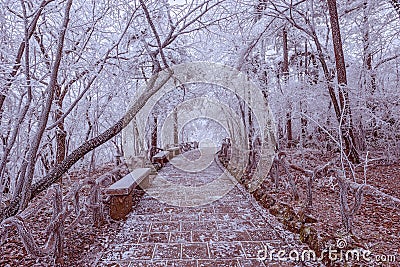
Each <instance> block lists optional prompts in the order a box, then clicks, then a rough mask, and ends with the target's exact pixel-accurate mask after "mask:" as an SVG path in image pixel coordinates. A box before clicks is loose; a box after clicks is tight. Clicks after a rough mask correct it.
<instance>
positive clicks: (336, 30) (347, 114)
mask: <svg viewBox="0 0 400 267" xmlns="http://www.w3.org/2000/svg"><path fill="white" fill-rule="evenodd" d="M327 3H328V8H329V15H330V22H331V27H332V39H333V49H334V52H335V61H336V76H337V81H338V85H339V103H340V111H341V113H340V117H339V123H340V124H341V135H342V139H343V141H344V145H345V147H344V151H345V153H346V155H347V156H348V157H349V160H350V161H351V162H353V163H359V162H360V158H359V155H358V152H357V150H356V148H355V146H354V143H355V142H354V139H355V138H354V133H353V124H352V118H351V108H350V100H349V95H348V91H347V90H348V88H347V76H346V65H345V61H344V54H343V46H342V39H341V36H340V27H339V18H338V13H337V7H336V0H327Z"/></svg>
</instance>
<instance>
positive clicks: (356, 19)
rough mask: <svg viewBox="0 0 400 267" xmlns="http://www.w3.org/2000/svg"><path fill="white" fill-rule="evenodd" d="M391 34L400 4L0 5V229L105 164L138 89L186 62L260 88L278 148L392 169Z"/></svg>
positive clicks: (396, 44)
mask: <svg viewBox="0 0 400 267" xmlns="http://www.w3.org/2000/svg"><path fill="white" fill-rule="evenodd" d="M399 33H400V2H399V1H398V0H356V1H347V0H341V1H335V0H327V1H315V0H307V1H305V0H298V1H292V0H278V1H267V0H243V1H236V0H207V1H197V0H194V1H167V0H157V1H145V0H138V1H126V0H115V1H108V0H90V1H87V0H19V1H14V0H13V1H11V0H2V1H1V2H0V40H1V42H0V59H1V64H0V88H1V89H0V90H1V91H0V124H1V125H0V138H1V140H0V141H1V143H0V151H1V153H0V220H3V219H5V218H7V217H10V216H11V215H14V214H16V212H17V211H18V210H23V209H24V208H25V207H26V206H27V205H28V203H29V201H30V200H31V199H32V198H34V197H35V196H36V195H38V194H39V193H40V192H42V191H43V190H45V189H47V188H48V187H49V186H50V185H51V184H52V183H54V182H57V181H59V180H60V178H61V177H62V176H63V175H64V174H65V173H67V172H69V171H72V170H80V169H85V170H87V171H88V172H89V173H91V172H93V171H95V170H96V168H98V167H101V166H102V165H103V164H105V163H108V162H112V161H115V160H116V156H120V155H122V153H123V151H122V150H123V147H122V137H121V135H120V132H121V130H122V128H123V127H124V124H123V123H121V118H123V117H124V114H125V112H126V109H127V108H128V105H129V101H130V99H131V98H132V97H133V96H134V95H135V92H136V91H137V90H138V88H141V87H143V86H144V85H145V84H146V82H148V79H149V78H150V77H151V75H152V74H154V73H157V72H158V71H160V70H161V69H165V68H168V67H169V66H173V65H176V64H180V63H187V62H193V61H212V62H217V63H222V64H225V65H227V66H231V67H233V68H236V69H237V70H240V71H243V72H245V73H246V74H247V75H248V76H249V77H250V78H251V79H252V81H254V82H255V83H256V84H257V85H258V86H259V88H261V90H262V91H263V92H264V93H265V97H266V99H267V100H268V102H269V104H270V107H271V110H272V113H273V116H274V120H275V127H276V135H277V138H278V143H279V146H278V149H279V150H286V149H289V150H290V151H300V152H301V153H303V152H304V153H306V152H307V151H319V152H320V153H322V154H325V153H333V154H334V155H336V156H337V157H338V158H340V161H341V162H342V167H343V168H344V169H347V168H350V170H351V169H352V168H353V167H357V166H363V164H365V162H368V161H373V160H378V159H379V160H384V161H385V162H387V163H393V162H396V161H397V160H398V158H399V157H400V120H399V118H400V91H399V85H400V68H399V66H400V39H399V36H400V34H399ZM199 90H201V89H199ZM207 90H210V91H209V92H206V93H207V94H213V93H215V94H216V95H217V91H218V88H214V87H208V89H207ZM213 90H215V92H213ZM206 93H205V94H206ZM218 97H223V95H218ZM226 101H227V102H229V101H230V100H229V99H226ZM231 103H234V102H231ZM243 120H244V122H245V124H246V127H248V132H249V140H250V141H249V150H251V149H252V144H254V142H255V136H252V135H251V134H252V132H253V131H251V129H252V127H253V125H252V121H251V119H250V118H248V117H247V114H246V113H243ZM213 127H214V126H212V125H210V126H209V129H211V130H212V129H213ZM214 128H215V130H217V129H218V126H215V127H214ZM219 138H220V137H219ZM186 141H190V140H186ZM311 153H313V152H311ZM303 167H304V168H306V167H307V166H303ZM266 175H267V174H266ZM365 181H366V182H367V183H368V177H367V176H366V177H365ZM359 182H360V181H359Z"/></svg>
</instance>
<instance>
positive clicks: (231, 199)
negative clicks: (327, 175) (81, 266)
mask: <svg viewBox="0 0 400 267" xmlns="http://www.w3.org/2000/svg"><path fill="white" fill-rule="evenodd" d="M198 156H199V155H198V151H197V152H196V151H192V152H189V153H186V154H185V157H189V158H190V157H192V160H193V159H195V158H196V157H198ZM221 173H222V170H221V169H220V167H219V166H218V165H217V164H216V163H215V162H211V164H210V165H209V166H208V167H207V168H205V169H204V170H201V171H198V172H196V173H189V172H185V171H182V170H178V169H177V168H176V167H174V166H173V165H172V164H167V165H166V166H165V167H164V168H163V169H162V170H161V171H160V172H159V174H160V175H163V176H164V178H165V179H166V180H168V181H169V182H171V183H173V184H181V185H185V186H190V185H192V186H193V187H199V186H202V185H205V184H207V183H210V182H212V181H214V180H216V179H218V177H221ZM156 179H157V178H156ZM224 181H225V182H226V183H228V181H227V180H224ZM230 183H232V181H230ZM158 186H159V187H162V185H161V184H159V185H158ZM169 186H170V185H169ZM230 186H231V190H230V191H229V192H228V193H227V194H224V195H223V197H222V198H220V199H218V200H216V201H213V202H211V203H208V204H205V205H201V206H195V207H190V205H189V207H188V206H187V205H186V206H184V205H183V204H184V202H182V201H183V200H187V201H190V199H187V198H188V197H189V196H188V195H186V199H185V198H182V199H181V200H180V202H179V203H180V204H181V205H180V206H176V205H172V204H168V203H163V202H160V201H159V200H158V198H155V197H154V192H156V191H157V190H155V189H154V187H152V188H151V189H150V190H153V193H152V194H151V195H150V194H145V195H144V196H143V198H142V199H141V200H140V202H139V204H138V205H137V206H136V207H135V208H134V211H133V212H132V213H131V214H130V215H129V217H128V219H127V221H126V223H125V224H124V226H123V229H122V231H121V232H120V233H119V234H118V235H117V236H116V237H115V238H114V240H112V244H111V245H109V246H108V247H107V248H106V249H105V251H103V253H102V254H101V257H100V258H99V262H98V266H192V267H200V266H201V267H206V266H210V267H217V266H297V265H296V264H294V263H285V262H277V261H275V262H267V263H266V264H264V263H263V262H262V261H260V260H259V259H258V257H259V256H260V255H261V254H260V253H259V250H264V248H265V247H268V248H269V249H276V250H279V249H286V250H287V251H290V250H291V249H293V248H301V247H302V246H301V245H300V244H299V243H298V242H296V241H295V238H294V236H293V235H292V234H291V233H289V232H287V231H285V230H283V229H282V228H281V227H280V224H279V223H278V222H277V221H276V220H275V218H274V217H273V216H271V215H268V214H264V213H263V211H262V208H260V207H259V206H258V205H257V203H255V202H254V201H253V200H252V197H251V196H250V194H248V193H247V192H246V191H244V190H243V189H242V188H241V187H240V185H235V184H231V185H230ZM164 189H165V188H164ZM160 190H161V191H162V190H163V189H162V188H161V189H159V191H158V192H160ZM162 192H164V193H165V192H167V191H162ZM152 195H153V196H152ZM156 197H157V195H156ZM190 203H191V202H190ZM192 204H193V203H192ZM182 205H183V206H182ZM299 266H300V265H299Z"/></svg>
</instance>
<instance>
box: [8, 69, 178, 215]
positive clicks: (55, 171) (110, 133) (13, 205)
mask: <svg viewBox="0 0 400 267" xmlns="http://www.w3.org/2000/svg"><path fill="white" fill-rule="evenodd" d="M171 76H172V72H170V73H169V75H168V76H167V77H166V78H165V79H162V80H160V78H159V76H158V74H155V75H154V76H153V77H152V78H151V79H150V80H149V83H148V86H147V90H146V91H145V92H144V93H143V94H142V95H141V96H140V97H139V98H138V99H137V101H136V102H135V104H133V105H132V106H131V108H130V109H129V110H128V111H127V112H126V114H125V115H124V116H123V117H122V118H121V119H120V120H118V121H117V122H116V123H115V124H114V125H113V126H111V127H110V128H109V129H107V130H106V131H104V132H103V133H101V134H100V135H98V136H96V137H94V138H92V139H90V140H88V141H86V142H85V143H83V144H82V145H81V146H79V147H78V148H77V149H75V150H74V151H73V152H72V153H71V154H69V155H68V156H67V157H66V158H65V159H64V160H63V161H62V162H61V163H60V164H57V165H56V166H55V167H54V168H52V169H51V170H50V171H49V172H48V173H47V175H46V176H44V177H42V178H40V179H38V181H37V182H35V183H34V184H33V185H32V187H31V188H32V189H31V194H30V199H33V198H35V197H36V196H37V195H38V194H40V193H41V192H43V191H44V190H46V189H47V188H49V187H50V185H52V184H53V183H55V182H57V181H59V179H60V178H61V176H62V175H63V174H64V173H65V172H66V171H67V170H68V169H69V168H71V167H72V165H74V164H75V163H76V162H77V161H78V160H79V159H80V158H82V157H83V156H84V155H86V154H87V153H89V152H90V151H92V150H93V149H95V148H96V147H99V146H100V145H102V144H104V143H105V142H107V141H108V140H110V139H111V138H113V137H114V136H116V135H117V134H119V133H120V132H121V131H122V129H123V128H125V127H126V126H127V125H128V124H129V123H130V122H131V121H132V119H133V118H134V117H135V116H136V114H137V113H138V112H139V110H140V109H141V108H142V107H143V106H144V105H145V104H146V102H147V101H148V100H149V99H150V97H151V96H152V95H154V94H155V93H156V92H157V91H158V90H159V89H160V88H161V87H162V86H163V85H164V84H165V83H166V82H167V81H168V80H169V79H170V78H171ZM156 82H157V83H156ZM21 198H22V195H21V194H18V195H16V196H15V197H14V199H13V200H12V201H11V202H10V204H9V205H8V206H7V207H5V208H2V209H0V222H1V221H3V220H4V219H5V218H8V217H11V216H13V215H15V214H16V213H17V212H18V210H19V208H20V200H21Z"/></svg>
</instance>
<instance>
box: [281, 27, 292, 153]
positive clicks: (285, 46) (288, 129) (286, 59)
mask: <svg viewBox="0 0 400 267" xmlns="http://www.w3.org/2000/svg"><path fill="white" fill-rule="evenodd" d="M282 36H283V65H282V77H283V83H284V84H285V85H287V82H288V80H289V49H288V33H287V29H286V28H283V32H282ZM289 102H290V100H289ZM286 135H287V146H288V147H289V148H290V147H292V144H293V133H292V113H291V105H290V104H289V105H288V111H287V113H286Z"/></svg>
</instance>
